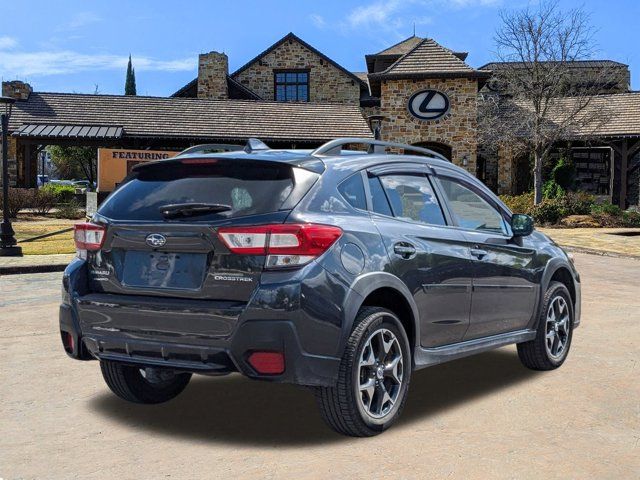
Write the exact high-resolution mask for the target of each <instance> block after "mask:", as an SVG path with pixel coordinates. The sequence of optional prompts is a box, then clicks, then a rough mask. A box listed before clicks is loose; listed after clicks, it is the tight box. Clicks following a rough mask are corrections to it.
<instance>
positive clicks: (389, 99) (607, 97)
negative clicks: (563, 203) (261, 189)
mask: <svg viewBox="0 0 640 480" xmlns="http://www.w3.org/2000/svg"><path fill="white" fill-rule="evenodd" d="M466 58H467V53H465V52H456V51H452V50H449V49H448V48H446V47H445V46H442V45H440V44H438V43H437V42H436V41H435V40H433V39H429V38H420V37H417V36H411V37H409V38H407V39H405V40H403V41H401V42H399V43H396V44H395V45H392V46H390V47H388V48H386V49H384V50H382V51H380V52H377V53H372V54H367V55H365V57H364V59H365V62H366V71H358V72H353V71H349V70H348V69H346V68H344V67H343V66H341V65H339V64H338V63H336V62H335V61H334V60H332V59H331V58H330V57H328V56H327V55H325V54H324V53H322V52H320V51H319V50H317V49H316V48H315V47H313V46H311V45H309V44H308V43H306V42H305V41H303V40H302V39H300V38H299V37H297V36H296V35H294V34H293V33H289V34H287V35H285V36H284V37H283V38H281V39H280V40H279V41H277V42H276V43H274V44H273V45H271V46H270V47H268V48H267V49H266V50H264V51H262V52H261V53H259V54H258V55H256V56H255V57H254V58H252V59H251V60H249V61H248V62H246V63H245V64H244V65H243V66H241V67H240V68H238V69H237V70H235V71H233V72H229V69H228V65H229V60H228V58H227V56H226V55H225V54H224V53H220V52H209V53H205V54H202V55H200V56H199V59H198V76H197V77H196V78H195V79H193V80H192V81H191V82H189V83H188V84H186V85H185V86H184V87H182V88H181V89H179V90H178V91H176V92H175V93H173V94H172V95H171V96H168V97H124V96H120V95H82V94H59V93H42V92H32V91H31V87H30V86H29V85H27V84H25V83H23V82H19V81H14V82H3V95H9V96H14V97H16V98H17V99H18V101H17V102H16V104H15V107H14V114H13V116H12V118H11V122H10V130H11V132H12V137H11V139H10V146H9V157H10V170H11V172H12V179H13V182H14V183H15V184H17V185H20V186H35V183H36V182H35V175H36V163H35V162H36V160H35V159H36V155H37V153H38V152H39V151H40V150H41V149H42V148H44V147H45V146H46V145H52V144H73V145H93V146H105V147H106V146H112V147H113V146H121V147H126V148H154V149H181V148H184V147H187V146H189V145H193V144H196V143H227V144H229V143H234V144H241V143H244V142H246V140H247V138H248V137H258V138H261V139H262V140H264V141H266V142H267V143H269V144H270V145H272V146H274V147H292V146H295V147H307V148H312V147H315V146H317V145H319V144H321V143H323V142H325V141H327V140H329V139H331V138H335V137H338V136H343V137H344V136H350V137H369V138H371V137H372V136H373V133H372V129H374V128H375V129H376V131H377V132H378V133H379V135H380V137H381V138H382V139H383V140H389V141H395V142H402V143H410V144H413V145H419V146H423V147H426V148H430V149H432V150H434V151H437V152H438V153H440V154H442V155H444V156H445V157H446V158H448V159H449V160H451V161H452V162H453V163H455V164H457V165H460V166H462V167H463V168H466V169H467V170H468V171H469V172H471V173H473V174H475V175H477V176H478V177H479V178H481V179H482V180H483V181H484V182H485V183H486V184H487V185H488V186H489V187H490V188H492V189H494V190H495V191H496V192H498V193H519V192H521V191H522V190H525V189H526V188H528V187H529V185H528V183H527V182H528V180H527V179H528V176H529V172H530V166H529V164H528V161H527V159H524V160H523V159H522V158H512V156H510V155H508V152H506V151H505V152H502V155H498V154H497V153H496V152H490V151H489V150H488V149H487V148H486V147H485V146H483V145H479V144H478V99H479V98H480V96H481V95H484V94H486V93H487V92H489V93H491V92H496V91H497V90H499V89H500V88H504V86H500V85H496V83H495V77H493V76H492V72H495V71H499V70H500V69H501V68H506V67H507V66H508V67H510V68H513V67H514V65H512V64H510V65H506V64H503V63H491V64H487V65H485V66H483V67H480V68H478V69H476V68H473V67H471V66H469V65H468V64H467V63H465V61H466ZM605 68H606V69H607V70H608V71H613V72H615V75H613V77H611V76H609V77H608V80H607V81H606V82H603V83H602V85H601V93H602V95H601V98H600V100H599V101H600V102H605V103H606V104H607V106H608V107H610V108H611V109H612V110H613V111H614V112H615V115H614V118H613V119H612V121H611V122H609V124H608V125H607V126H606V128H603V129H602V130H601V131H600V132H598V135H596V139H595V140H596V141H595V142H594V140H593V138H592V139H591V141H590V142H589V143H583V144H581V143H580V142H577V143H574V144H573V146H572V147H571V148H572V150H571V151H572V154H571V155H572V156H573V157H575V158H574V160H576V161H577V162H578V163H580V164H583V165H585V167H584V172H582V173H583V174H584V176H585V188H587V187H588V188H592V187H593V188H596V190H598V191H599V192H605V191H606V195H608V196H609V198H610V199H611V200H612V201H614V202H615V203H619V204H625V205H626V204H629V203H634V202H637V201H638V200H637V199H638V196H639V193H640V190H639V189H640V186H639V185H638V178H639V177H640V175H639V169H640V161H638V155H637V153H638V151H639V150H640V113H639V112H640V92H631V91H629V85H630V73H629V69H628V67H627V66H626V65H624V64H621V63H617V62H613V61H610V60H599V61H589V62H574V63H573V64H572V72H573V73H572V74H571V75H570V77H571V78H570V82H569V83H570V85H572V88H580V85H581V82H585V81H589V82H593V81H596V80H597V79H599V78H600V76H601V75H600V72H601V71H602V70H603V69H605ZM502 93H504V92H502ZM498 94H500V93H498ZM597 105H599V104H598V102H596V103H595V108H597ZM594 172H600V173H598V178H595V176H596V175H595V173H594ZM589 182H591V183H589ZM605 184H606V185H605Z"/></svg>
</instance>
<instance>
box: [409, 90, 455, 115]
mask: <svg viewBox="0 0 640 480" xmlns="http://www.w3.org/2000/svg"><path fill="white" fill-rule="evenodd" d="M449 106H450V104H449V97H447V96H446V95H445V94H444V93H442V92H438V91H437V90H421V91H419V92H416V93H414V94H413V95H411V98H410V99H409V104H408V105H407V108H408V109H409V113H410V114H411V115H413V116H414V117H416V118H417V119H419V120H437V119H438V118H440V117H443V116H444V115H445V114H446V113H447V112H448V111H449Z"/></svg>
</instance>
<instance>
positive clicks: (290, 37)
mask: <svg viewBox="0 0 640 480" xmlns="http://www.w3.org/2000/svg"><path fill="white" fill-rule="evenodd" d="M287 41H293V42H297V43H299V44H300V45H302V46H303V47H304V48H306V49H307V50H309V51H311V52H313V53H314V54H316V55H317V56H318V57H320V58H322V59H323V60H324V61H326V62H327V63H330V64H331V65H333V66H334V67H336V68H337V69H338V70H340V71H341V72H343V73H344V74H346V75H347V76H348V77H350V78H351V79H352V80H354V81H356V82H358V84H359V85H365V83H364V82H363V81H362V80H361V79H360V78H358V77H357V76H356V75H354V74H353V73H352V72H350V71H349V70H347V69H346V68H344V67H343V66H342V65H340V64H338V63H336V62H335V61H334V60H332V59H330V58H329V57H327V56H326V55H325V54H324V53H322V52H321V51H319V50H318V49H316V48H314V47H312V46H311V45H309V44H308V43H307V42H305V41H304V40H302V39H301V38H300V37H298V36H297V35H295V34H294V33H293V32H289V33H288V34H286V35H285V36H284V37H282V38H281V39H280V40H278V41H277V42H276V43H274V44H273V45H271V46H270V47H269V48H267V49H266V50H264V51H263V52H261V53H259V54H258V55H256V56H255V57H254V58H252V59H251V60H249V61H248V62H247V63H245V64H244V65H243V66H241V67H240V68H238V69H237V70H236V71H235V72H233V73H232V74H231V75H230V76H231V77H236V76H237V75H238V74H240V73H242V72H243V71H244V70H246V69H247V68H249V67H250V66H251V65H253V64H254V63H256V62H257V61H258V60H260V59H261V58H263V57H264V56H266V55H268V54H269V53H271V52H273V51H274V50H276V49H277V48H278V47H280V46H281V45H282V44H284V43H285V42H287Z"/></svg>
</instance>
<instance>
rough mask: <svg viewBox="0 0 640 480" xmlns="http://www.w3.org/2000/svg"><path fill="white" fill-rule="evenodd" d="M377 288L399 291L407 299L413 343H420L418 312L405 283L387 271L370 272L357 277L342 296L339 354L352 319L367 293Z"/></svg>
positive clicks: (345, 340)
mask: <svg viewBox="0 0 640 480" xmlns="http://www.w3.org/2000/svg"><path fill="white" fill-rule="evenodd" d="M379 288H391V289H393V290H395V291H397V292H398V293H400V294H401V295H402V296H403V297H404V299H405V300H406V301H407V303H408V305H409V307H410V308H411V313H412V314H413V328H414V332H415V344H416V345H419V344H420V312H419V311H418V307H417V305H416V302H415V301H414V299H413V295H412V294H411V292H410V291H409V288H408V287H407V285H406V284H405V283H404V282H403V281H402V280H400V279H399V278H398V277H396V276H395V275H393V274H391V273H388V272H370V273H365V274H364V275H360V276H359V277H357V278H356V279H355V280H354V281H353V282H352V283H351V285H350V288H349V290H348V292H347V295H346V296H345V298H344V304H343V305H344V308H343V312H344V313H343V322H342V328H343V332H342V333H343V335H342V340H341V345H340V350H339V351H340V355H342V352H343V351H344V347H345V345H346V342H347V339H348V338H349V335H350V333H351V330H352V328H353V321H354V319H355V318H356V315H358V311H359V310H360V307H361V306H362V304H363V303H364V300H365V299H366V298H367V296H369V294H370V293H371V292H373V291H375V290H378V289H379Z"/></svg>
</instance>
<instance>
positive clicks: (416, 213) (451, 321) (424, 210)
mask: <svg viewBox="0 0 640 480" xmlns="http://www.w3.org/2000/svg"><path fill="white" fill-rule="evenodd" d="M369 190H370V193H371V197H372V199H373V208H372V210H373V212H374V213H373V215H372V218H373V221H374V223H375V224H376V226H377V227H378V230H379V231H380V233H381V234H382V238H383V240H384V243H385V246H386V248H387V252H388V254H389V258H390V259H391V268H392V270H393V273H395V275H397V276H398V277H399V278H400V279H401V280H402V281H403V282H404V283H405V284H406V285H407V287H408V288H409V290H410V291H411V293H412V294H413V297H414V300H415V302H416V305H417V307H418V310H419V312H420V344H421V345H422V346H423V347H435V346H440V345H447V344H451V343H456V342H459V341H461V340H462V338H463V336H464V334H465V332H466V331H467V328H468V325H469V309H470V305H471V270H472V268H471V265H472V263H471V260H470V257H469V249H468V246H467V242H466V239H465V238H464V236H463V235H462V233H461V232H459V231H458V230H457V229H455V228H450V227H447V226H446V224H445V223H446V222H445V218H444V215H443V212H442V210H441V207H440V205H439V202H438V199H437V198H436V196H435V194H434V192H433V188H432V185H431V183H430V180H429V178H428V177H427V176H426V175H419V174H389V175H381V176H379V177H378V176H371V177H370V178H369Z"/></svg>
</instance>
